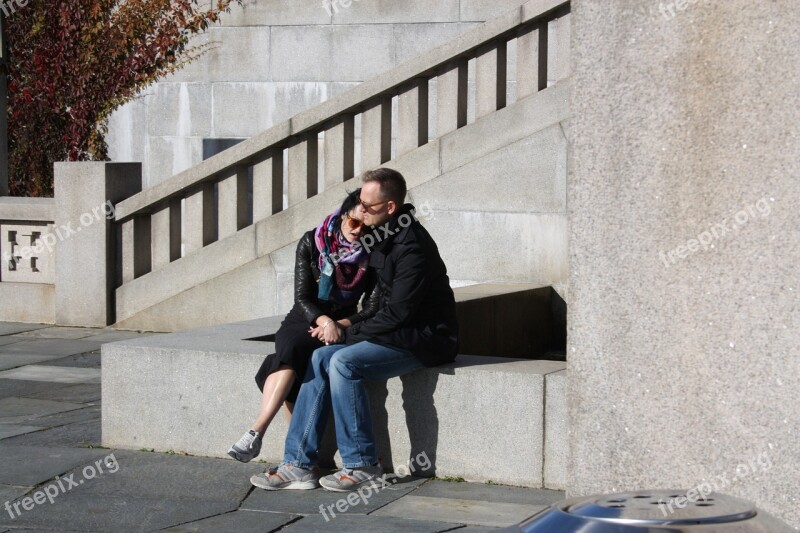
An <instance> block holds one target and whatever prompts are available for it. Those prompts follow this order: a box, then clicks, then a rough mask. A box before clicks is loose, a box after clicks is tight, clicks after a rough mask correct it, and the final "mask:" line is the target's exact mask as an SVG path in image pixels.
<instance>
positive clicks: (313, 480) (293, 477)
mask: <svg viewBox="0 0 800 533" xmlns="http://www.w3.org/2000/svg"><path fill="white" fill-rule="evenodd" d="M250 483H252V484H253V486H256V487H258V488H260V489H265V490H310V489H316V488H317V487H319V468H317V467H316V466H315V467H312V468H300V467H299V466H293V465H290V464H282V465H280V466H279V467H278V468H271V469H269V470H267V471H266V472H264V473H263V474H256V475H254V476H253V477H251V478H250Z"/></svg>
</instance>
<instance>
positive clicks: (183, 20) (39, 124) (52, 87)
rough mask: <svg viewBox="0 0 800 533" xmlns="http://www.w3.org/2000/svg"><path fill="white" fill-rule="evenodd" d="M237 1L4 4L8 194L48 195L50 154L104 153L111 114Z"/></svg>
mask: <svg viewBox="0 0 800 533" xmlns="http://www.w3.org/2000/svg"><path fill="white" fill-rule="evenodd" d="M241 1H242V0H215V1H214V4H215V5H214V4H211V3H210V2H209V0H204V1H198V0H29V2H28V3H27V4H26V5H25V6H20V5H19V4H15V3H14V0H11V1H9V2H6V3H5V5H6V6H8V7H9V9H13V12H9V13H7V16H6V34H7V42H8V48H9V64H8V137H9V192H10V194H11V195H12V196H52V195H53V163H54V162H56V161H87V160H107V159H108V155H107V146H106V143H105V140H104V135H105V133H106V132H107V128H108V118H109V116H110V114H111V113H112V112H113V111H114V110H115V109H117V108H118V107H120V106H121V105H123V104H124V103H126V102H128V101H130V100H131V99H133V98H134V97H135V96H136V95H137V94H138V93H139V92H140V91H141V90H142V89H143V88H145V87H147V86H148V85H150V84H152V83H153V82H155V81H156V80H158V79H159V78H162V77H164V76H166V75H168V74H170V73H172V72H174V71H176V70H178V69H180V68H181V67H183V66H184V65H185V64H187V63H188V62H189V61H191V60H192V59H194V58H196V57H198V56H199V55H201V54H202V53H203V51H204V50H205V47H198V46H190V44H189V40H190V38H191V37H192V35H194V34H196V33H199V32H202V31H204V30H205V29H206V28H207V27H208V26H209V25H210V24H213V23H214V22H216V21H217V20H219V17H220V14H221V13H223V12H227V11H228V10H229V8H230V5H231V4H232V3H234V2H235V3H241Z"/></svg>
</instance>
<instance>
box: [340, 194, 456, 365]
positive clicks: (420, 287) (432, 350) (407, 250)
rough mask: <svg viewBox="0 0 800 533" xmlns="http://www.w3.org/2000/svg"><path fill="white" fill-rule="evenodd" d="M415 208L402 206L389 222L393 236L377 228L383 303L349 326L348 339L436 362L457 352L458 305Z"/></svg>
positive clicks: (376, 264) (373, 260) (375, 255)
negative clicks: (414, 215) (418, 219)
mask: <svg viewBox="0 0 800 533" xmlns="http://www.w3.org/2000/svg"><path fill="white" fill-rule="evenodd" d="M413 209H414V206H412V205H411V204H405V205H404V206H403V207H402V208H401V209H399V210H398V213H397V215H396V216H395V217H394V218H393V219H392V220H391V221H390V222H389V223H388V224H389V227H388V230H389V235H391V236H390V237H386V236H385V233H384V231H383V230H381V229H378V230H377V232H376V235H378V236H379V238H380V242H379V243H378V244H377V245H376V246H375V248H374V249H373V250H372V253H371V254H370V257H369V266H370V268H371V269H375V275H376V278H377V281H376V290H375V291H374V292H375V293H378V294H379V295H380V307H379V309H378V312H377V313H375V316H373V317H371V318H368V319H367V320H364V321H363V322H361V323H359V324H354V325H353V326H352V327H351V328H349V329H348V330H347V344H352V343H355V342H359V341H370V342H374V343H377V344H383V345H389V346H397V347H400V348H405V349H407V350H410V351H411V352H413V353H414V355H415V356H416V357H418V358H419V359H420V360H421V361H422V363H423V364H424V365H425V366H436V365H440V364H443V363H449V362H451V361H453V360H454V359H455V357H456V353H457V350H458V320H457V317H456V304H455V299H454V297H453V290H452V289H451V288H450V280H449V279H448V277H447V267H446V266H445V264H444V261H442V258H441V256H440V255H439V248H438V247H437V246H436V243H435V242H434V240H433V238H432V237H431V236H430V234H429V233H428V231H427V230H426V229H425V228H424V227H422V224H420V223H419V222H418V221H417V220H415V219H413V217H412V214H413ZM412 220H413V222H410V223H408V222H409V221H412ZM401 222H404V223H403V224H401Z"/></svg>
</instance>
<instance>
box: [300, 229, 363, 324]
mask: <svg viewBox="0 0 800 533" xmlns="http://www.w3.org/2000/svg"><path fill="white" fill-rule="evenodd" d="M314 231H315V230H311V231H307V232H306V233H305V234H304V235H303V237H302V238H301V239H300V242H298V243H297V250H296V251H295V261H294V306H295V309H296V310H297V311H299V312H300V313H301V314H302V316H304V317H305V318H306V320H308V323H309V324H313V325H316V324H315V321H316V320H317V318H319V317H320V316H322V315H328V316H330V317H331V318H332V319H334V320H340V319H342V318H348V319H350V322H352V323H353V324H356V323H358V322H361V321H362V320H364V319H365V318H367V317H370V316H372V315H374V314H375V313H376V312H377V310H378V303H379V300H378V294H377V293H375V291H374V290H373V288H374V286H375V280H374V276H370V275H368V276H367V283H366V291H365V293H364V297H363V299H362V309H361V311H358V310H357V309H356V306H352V307H339V306H337V305H336V304H333V303H332V302H323V301H321V300H319V298H318V297H317V294H318V293H319V274H320V273H319V250H317V245H316V244H315V243H314Z"/></svg>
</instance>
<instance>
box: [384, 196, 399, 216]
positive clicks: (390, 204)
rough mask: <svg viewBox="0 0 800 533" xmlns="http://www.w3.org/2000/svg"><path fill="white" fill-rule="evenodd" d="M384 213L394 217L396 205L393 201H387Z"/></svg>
mask: <svg viewBox="0 0 800 533" xmlns="http://www.w3.org/2000/svg"><path fill="white" fill-rule="evenodd" d="M386 212H387V213H389V214H390V215H394V214H395V213H396V212H397V203H396V202H395V201H394V200H389V202H388V203H387V204H386Z"/></svg>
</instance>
